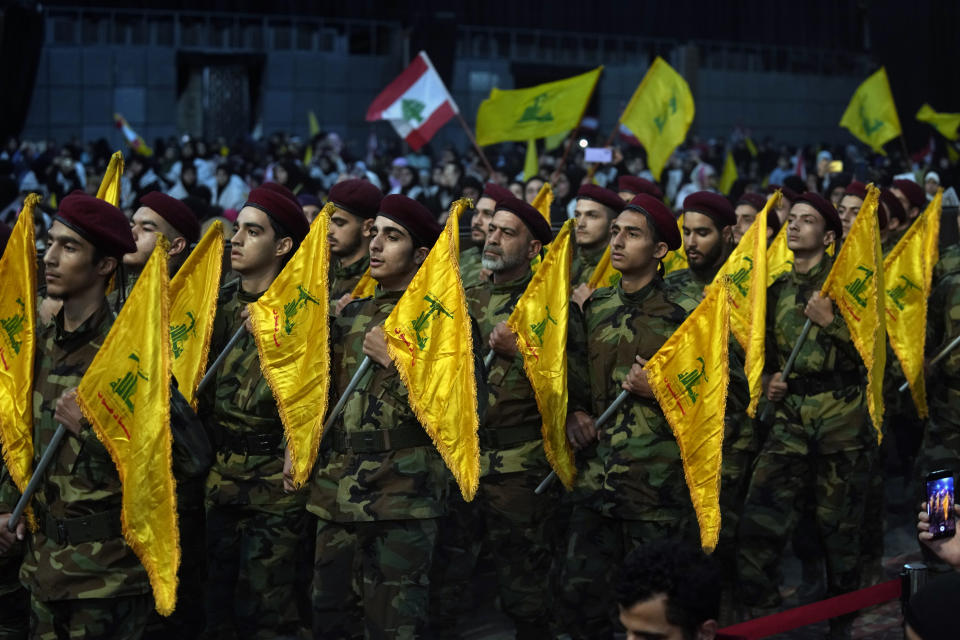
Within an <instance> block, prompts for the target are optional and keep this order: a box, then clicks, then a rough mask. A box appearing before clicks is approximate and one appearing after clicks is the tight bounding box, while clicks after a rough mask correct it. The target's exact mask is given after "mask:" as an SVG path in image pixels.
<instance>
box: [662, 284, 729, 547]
mask: <svg viewBox="0 0 960 640" xmlns="http://www.w3.org/2000/svg"><path fill="white" fill-rule="evenodd" d="M729 340H730V304H729V294H728V293H727V291H726V286H725V285H724V286H711V287H707V291H706V297H704V299H703V301H702V302H701V303H700V304H699V305H698V306H697V308H696V309H694V310H693V313H691V314H690V315H689V316H687V319H686V320H684V321H683V324H681V325H680V327H679V328H678V329H677V330H676V331H674V333H673V335H672V336H670V338H669V339H668V340H667V341H666V342H665V343H664V345H663V346H662V347H660V350H659V351H657V352H656V353H655V354H654V356H653V357H652V358H650V360H649V361H648V362H647V364H646V365H644V367H643V368H644V369H646V371H647V380H648V381H649V383H650V388H651V389H653V395H654V396H655V397H656V398H657V402H658V403H659V404H660V408H661V409H662V410H663V413H664V415H665V416H666V418H667V422H669V423H670V428H671V429H672V430H673V435H674V437H675V438H676V439H677V444H678V445H679V446H680V457H681V458H682V459H683V473H684V475H685V476H686V479H687V489H688V490H689V491H690V500H691V501H692V502H693V509H694V511H695V512H696V514H697V522H698V523H699V524H700V544H701V546H702V547H703V548H704V550H705V551H707V552H708V553H709V552H712V551H713V550H714V549H715V548H716V546H717V539H718V537H719V535H720V463H721V460H722V451H723V416H724V414H725V413H726V409H727V382H728V381H729V378H730V370H729V361H728V359H727V355H728V347H729Z"/></svg>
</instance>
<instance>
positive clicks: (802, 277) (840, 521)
mask: <svg viewBox="0 0 960 640" xmlns="http://www.w3.org/2000/svg"><path fill="white" fill-rule="evenodd" d="M842 230H843V228H842V223H841V221H840V217H839V215H838V214H837V211H836V209H835V208H834V207H833V205H832V204H831V203H830V201H828V200H826V199H824V198H823V197H821V196H819V195H817V194H814V193H809V192H808V193H804V194H802V195H801V196H799V197H798V198H797V200H796V201H795V202H794V203H793V206H792V207H791V209H790V216H789V218H788V226H787V243H788V246H789V247H790V249H791V250H792V251H793V254H794V267H793V270H792V271H790V272H788V273H786V274H784V275H782V276H781V277H780V278H778V279H777V281H776V282H774V283H773V284H772V285H771V286H770V287H769V289H768V291H767V347H766V365H765V375H764V382H765V387H766V397H767V399H768V400H769V401H770V402H772V403H776V404H775V407H776V410H775V414H774V417H773V422H772V424H771V426H770V432H769V434H768V436H767V438H766V440H765V442H764V443H763V446H762V448H761V450H760V453H759V455H758V456H757V460H756V463H755V465H754V472H753V477H752V479H751V482H750V487H749V489H748V491H747V497H746V502H745V506H744V511H743V515H742V517H741V521H740V529H739V535H738V541H739V549H738V554H737V565H738V569H739V578H740V591H739V592H740V594H741V597H742V600H743V604H744V605H745V606H746V607H747V608H748V610H749V614H750V615H751V616H755V615H760V614H763V613H766V612H770V611H771V610H773V609H775V608H777V607H778V606H779V605H780V593H779V590H778V579H777V576H778V572H779V566H780V558H781V554H782V552H783V547H784V544H785V543H786V540H787V536H789V534H790V532H791V531H792V529H793V528H794V526H796V524H797V520H798V513H797V510H796V504H797V499H798V496H799V495H800V494H802V492H804V491H806V490H807V489H808V488H809V487H807V486H805V483H804V482H798V479H804V478H809V479H811V480H810V482H812V484H813V487H812V492H811V493H812V494H813V495H814V505H813V510H814V512H815V514H816V527H817V529H818V532H819V535H820V538H821V539H822V541H823V544H824V548H825V553H826V557H827V568H828V571H827V595H828V596H835V595H839V594H841V593H845V592H848V591H852V590H854V589H856V588H858V586H859V581H860V567H859V553H860V535H861V531H860V527H861V524H862V521H863V513H864V500H863V496H864V494H865V493H866V491H867V487H868V484H869V473H870V464H871V459H872V456H873V450H874V449H875V448H876V432H875V431H874V428H873V425H872V424H871V422H870V419H869V417H868V415H867V408H866V407H867V405H866V398H865V383H866V375H865V373H864V371H863V368H862V362H861V359H860V356H859V354H858V353H857V350H856V348H855V347H854V344H853V341H852V339H851V337H850V332H849V331H848V330H847V326H846V323H845V322H844V320H843V317H842V316H841V315H840V313H839V311H838V310H837V308H836V307H835V306H834V304H833V303H832V302H831V301H830V299H829V298H827V297H824V296H821V295H820V288H821V287H822V285H823V282H824V280H825V279H826V277H827V274H828V273H829V271H830V268H831V266H832V264H833V260H832V258H830V256H828V255H827V254H826V249H827V247H828V246H830V245H831V244H833V243H834V242H835V240H836V238H837V237H838V236H839V235H840V234H841V233H842ZM807 319H809V320H811V321H812V322H813V328H812V329H811V331H810V333H809V335H808V336H807V339H806V342H805V343H804V346H803V348H802V349H801V350H800V352H799V355H798V356H797V358H796V360H795V361H794V368H793V371H792V372H791V374H790V377H789V378H787V379H786V380H785V379H783V374H782V373H781V370H782V369H783V367H784V364H785V362H786V360H787V358H788V357H789V355H790V352H791V351H792V350H793V347H794V344H795V343H796V341H797V338H798V337H799V335H800V332H801V330H802V327H803V325H804V324H805V322H806V320H807ZM851 623H852V618H851V617H849V616H847V617H844V618H838V619H834V620H832V621H831V633H832V634H833V637H849V630H850V625H851Z"/></svg>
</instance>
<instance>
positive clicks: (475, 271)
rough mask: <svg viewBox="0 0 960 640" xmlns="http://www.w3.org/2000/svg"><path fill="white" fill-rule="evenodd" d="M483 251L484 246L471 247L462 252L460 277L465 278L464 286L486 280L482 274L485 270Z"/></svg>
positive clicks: (467, 286)
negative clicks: (482, 260)
mask: <svg viewBox="0 0 960 640" xmlns="http://www.w3.org/2000/svg"><path fill="white" fill-rule="evenodd" d="M482 253H483V247H470V248H468V249H464V250H463V251H461V252H460V279H461V280H463V286H464V288H470V287H472V286H474V285H477V284H480V283H481V282H484V278H482V277H481V276H480V272H481V271H482V270H483V263H482V262H481V257H482V256H481V254H482Z"/></svg>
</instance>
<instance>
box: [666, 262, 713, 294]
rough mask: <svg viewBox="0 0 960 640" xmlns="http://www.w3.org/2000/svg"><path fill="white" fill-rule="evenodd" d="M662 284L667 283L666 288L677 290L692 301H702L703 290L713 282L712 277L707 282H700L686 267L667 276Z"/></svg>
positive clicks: (691, 270)
mask: <svg viewBox="0 0 960 640" xmlns="http://www.w3.org/2000/svg"><path fill="white" fill-rule="evenodd" d="M664 282H666V283H667V286H669V287H673V288H674V289H677V290H678V291H680V292H681V293H683V294H684V295H687V296H690V297H691V298H693V299H694V300H702V299H703V290H704V289H705V288H706V286H707V285H708V284H710V283H711V282H713V276H711V277H710V279H709V280H706V281H704V280H701V279H700V278H699V277H698V276H697V273H696V272H695V271H694V270H693V269H690V268H689V267H688V268H686V269H678V270H676V271H673V272H671V273H669V274H667V277H666V278H664Z"/></svg>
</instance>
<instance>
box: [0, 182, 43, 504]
mask: <svg viewBox="0 0 960 640" xmlns="http://www.w3.org/2000/svg"><path fill="white" fill-rule="evenodd" d="M40 200H41V198H40V196H38V195H37V194H35V193H31V194H30V195H28V196H27V197H26V198H25V199H24V201H23V210H22V211H21V212H20V217H19V218H18V219H17V224H15V225H14V227H13V231H12V233H11V234H10V240H9V241H8V242H7V248H6V250H4V252H3V255H2V256H0V282H3V286H2V287H0V450H2V451H3V462H4V464H5V465H6V467H7V471H9V472H10V477H11V478H13V482H14V484H16V485H17V488H18V489H20V491H21V492H22V491H23V490H24V489H25V488H26V486H27V482H29V481H30V476H31V475H32V474H33V358H34V345H35V336H36V326H37V318H36V312H37V306H36V296H37V245H36V242H35V241H34V237H33V235H34V227H33V214H34V211H35V210H36V208H37V204H38V203H39V202H40Z"/></svg>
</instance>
